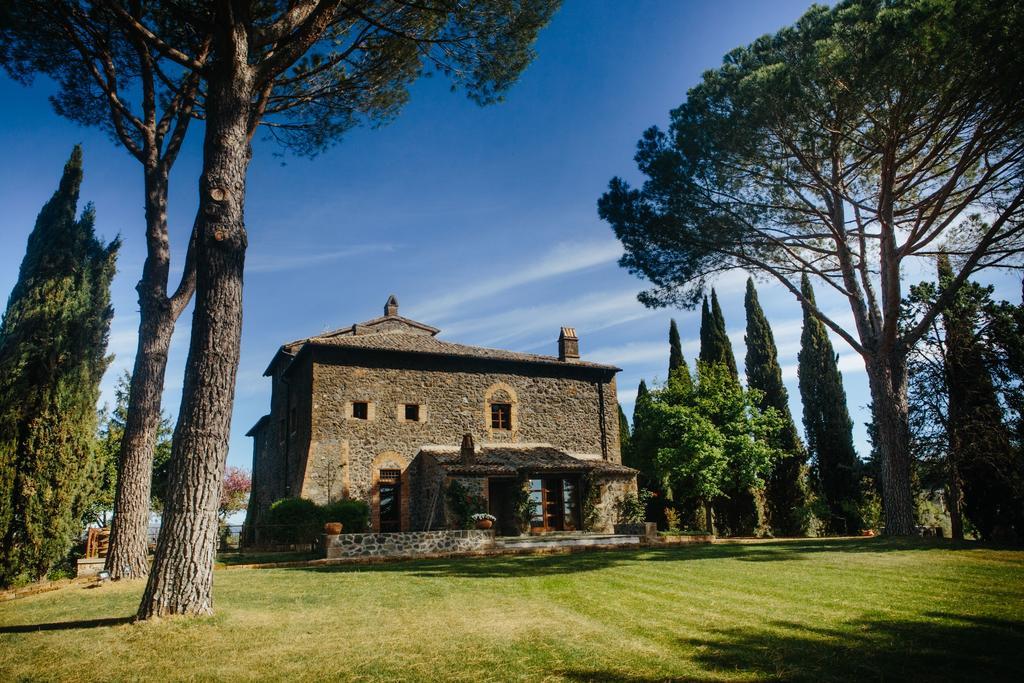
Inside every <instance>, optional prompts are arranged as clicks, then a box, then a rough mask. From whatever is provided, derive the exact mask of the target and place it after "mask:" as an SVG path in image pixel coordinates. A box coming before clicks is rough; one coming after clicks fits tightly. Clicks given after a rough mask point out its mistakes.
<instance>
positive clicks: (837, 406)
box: [798, 276, 863, 533]
mask: <svg viewBox="0 0 1024 683" xmlns="http://www.w3.org/2000/svg"><path fill="white" fill-rule="evenodd" d="M801 287H802V294H803V300H804V301H806V302H807V305H806V306H805V307H804V327H803V331H802V332H801V334H800V353H799V356H798V358H799V366H798V374H799V379H800V398H801V400H802V401H803V405H804V432H805V433H806V435H807V449H808V450H809V451H810V454H811V457H812V459H813V462H814V472H815V475H816V478H817V480H818V481H817V484H818V488H819V489H820V491H821V497H822V499H823V500H824V502H825V505H826V506H827V507H828V515H829V518H828V519H827V520H825V527H826V529H827V530H828V531H829V532H830V533H853V532H856V531H859V530H860V529H861V528H862V526H863V520H862V519H861V514H860V506H861V486H860V470H861V463H860V460H859V459H858V458H857V451H856V450H855V449H854V447H853V421H852V420H851V419H850V411H849V408H848V407H847V404H846V389H844V388H843V376H842V374H841V373H840V372H839V364H838V358H839V357H838V356H837V355H836V352H835V350H834V349H833V348H832V340H830V339H829V336H828V330H826V329H825V325H823V324H822V322H821V321H820V320H818V319H817V318H816V317H815V316H814V315H812V314H811V312H810V307H811V306H815V299H814V289H813V288H812V287H811V283H810V281H809V280H808V279H807V277H806V276H805V277H804V278H803V281H802V282H801Z"/></svg>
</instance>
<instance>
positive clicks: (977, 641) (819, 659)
mask: <svg viewBox="0 0 1024 683" xmlns="http://www.w3.org/2000/svg"><path fill="white" fill-rule="evenodd" d="M682 642H683V643H684V644H686V645H688V646H690V647H693V648H697V651H698V655H697V656H696V658H695V659H696V661H698V662H700V663H701V664H703V665H704V666H706V667H708V668H709V669H712V670H723V671H736V670H742V671H747V672H752V673H755V674H757V675H760V676H763V677H767V678H777V679H782V680H808V681H825V680H914V681H920V680H927V681H961V680H988V681H1002V680H1013V681H1017V680H1020V675H1021V671H1022V670H1024V622H1021V621H1007V620H1002V619H995V618H985V617H972V616H968V615H963V614H949V613H934V612H933V613H926V614H925V615H923V618H922V619H921V620H893V619H887V618H885V617H865V618H862V619H858V620H854V621H850V622H846V623H844V624H842V625H841V626H838V627H832V628H828V627H815V626H810V625H807V624H798V623H794V622H787V621H776V622H772V623H771V624H770V628H765V629H763V630H747V629H728V630H722V631H717V632H712V633H710V634H708V635H707V636H706V637H702V638H692V639H688V640H684V641H682Z"/></svg>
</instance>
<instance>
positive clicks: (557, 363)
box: [295, 340, 622, 374]
mask: <svg viewBox="0 0 1024 683" xmlns="http://www.w3.org/2000/svg"><path fill="white" fill-rule="evenodd" d="M306 347H315V348H318V349H334V350H338V351H357V352H358V351H362V352H368V353H388V354H410V355H416V356H432V357H434V358H460V359H465V360H476V361H483V362H490V363H505V364H513V365H515V364H518V363H526V364H529V365H547V366H550V367H555V368H579V369H581V370H602V371H605V372H611V373H612V374H615V373H617V372H622V368H620V367H618V366H615V365H604V364H602V363H592V362H590V361H581V362H575V363H574V362H566V361H561V360H558V359H557V358H552V359H550V360H548V359H547V358H543V357H541V356H538V357H536V358H489V357H487V356H469V355H462V354H458V353H442V352H440V351H420V350H418V349H386V348H373V347H365V346H341V345H339V344H330V343H327V342H317V341H313V340H310V341H309V342H307V343H305V344H303V346H302V348H301V349H299V352H298V353H296V354H295V355H296V356H298V354H299V353H301V352H302V351H304V350H305V349H306Z"/></svg>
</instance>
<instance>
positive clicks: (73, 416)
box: [0, 147, 119, 584]
mask: <svg viewBox="0 0 1024 683" xmlns="http://www.w3.org/2000/svg"><path fill="white" fill-rule="evenodd" d="M81 182H82V153H81V150H80V149H79V148H78V147H76V148H75V150H74V151H73V152H72V154H71V158H70V160H69V161H68V163H67V164H66V165H65V167H64V175H63V177H62V178H61V181H60V186H59V188H58V189H57V191H56V192H55V193H54V195H53V197H52V198H51V199H50V200H49V202H47V203H46V205H45V206H44V207H43V209H42V211H40V213H39V217H38V218H37V219H36V224H35V228H34V229H33V231H32V233H31V235H29V239H28V248H27V250H26V253H25V257H24V259H23V261H22V263H21V270H20V272H19V275H18V281H17V284H16V285H15V287H14V291H13V292H12V293H11V298H10V300H9V301H8V304H7V311H6V313H5V314H4V319H3V323H2V326H0V538H2V540H3V543H2V550H0V583H3V584H6V583H10V582H11V581H13V580H14V579H16V578H18V577H19V576H24V577H27V578H29V579H38V578H40V577H42V576H44V575H45V574H46V573H47V572H48V571H49V570H50V568H51V567H53V565H54V564H55V563H57V562H59V561H60V560H61V559H63V558H64V557H65V556H66V555H67V552H68V550H69V549H70V547H71V544H72V542H73V540H74V537H75V536H76V535H77V533H78V532H80V531H81V528H82V527H81V519H82V516H83V514H84V513H85V511H86V508H87V507H88V504H89V502H90V501H89V496H90V494H92V493H94V492H95V489H96V487H95V486H94V485H92V484H91V483H90V482H88V481H86V478H87V477H88V476H89V475H94V474H95V473H96V468H95V467H94V463H93V459H94V453H93V449H94V446H95V444H94V438H95V436H94V435H95V428H96V401H97V399H98V398H99V383H100V379H101V378H102V376H103V371H104V370H105V369H106V367H107V364H108V359H107V358H106V346H107V335H108V332H109V329H110V320H111V318H112V316H113V311H112V309H111V307H110V281H111V279H112V278H113V275H114V264H115V260H116V255H117V249H118V246H119V242H118V241H117V240H115V241H114V242H112V243H111V244H109V245H107V246H104V245H103V244H102V243H101V242H99V241H98V240H97V239H96V237H95V233H94V227H93V224H94V221H95V213H94V211H93V209H92V206H87V207H86V208H85V210H84V211H83V212H82V214H81V217H80V218H79V219H78V220H76V219H75V212H76V206H77V204H78V192H79V187H80V186H81Z"/></svg>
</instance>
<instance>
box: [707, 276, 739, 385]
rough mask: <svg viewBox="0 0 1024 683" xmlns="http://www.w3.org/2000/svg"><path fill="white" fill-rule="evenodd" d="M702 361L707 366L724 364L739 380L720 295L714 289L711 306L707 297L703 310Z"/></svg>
mask: <svg viewBox="0 0 1024 683" xmlns="http://www.w3.org/2000/svg"><path fill="white" fill-rule="evenodd" d="M700 360H701V362H702V363H705V364H707V365H710V364H712V363H722V364H723V365H725V367H726V368H728V370H729V373H730V374H731V375H732V376H733V378H734V379H736V380H738V379H739V372H738V370H737V369H736V356H735V354H733V352H732V342H731V341H730V340H729V335H728V333H727V332H726V330H725V316H723V315H722V307H721V306H719V305H718V295H717V294H716V293H715V290H714V289H712V290H711V304H710V305H708V298H707V297H706V296H705V297H704V307H703V308H702V309H701V316H700Z"/></svg>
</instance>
